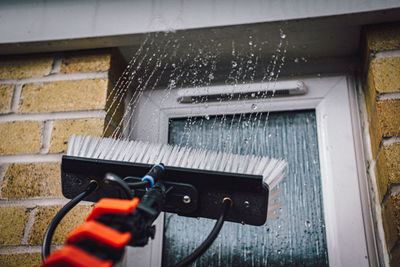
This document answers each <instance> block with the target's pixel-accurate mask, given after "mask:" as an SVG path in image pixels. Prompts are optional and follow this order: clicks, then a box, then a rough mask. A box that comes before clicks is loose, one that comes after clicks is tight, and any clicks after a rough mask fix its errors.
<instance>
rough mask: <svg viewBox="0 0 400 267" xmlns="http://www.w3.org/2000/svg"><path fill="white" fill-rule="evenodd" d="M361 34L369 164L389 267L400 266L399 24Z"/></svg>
mask: <svg viewBox="0 0 400 267" xmlns="http://www.w3.org/2000/svg"><path fill="white" fill-rule="evenodd" d="M364 33H365V36H364V37H365V38H364V42H365V43H364V44H362V45H363V46H364V47H365V49H364V50H365V51H364V53H363V54H364V57H365V58H363V62H365V64H364V67H363V70H364V73H363V75H364V77H365V83H364V95H365V103H366V107H367V113H368V122H369V133H370V139H371V140H370V143H371V150H372V160H371V162H370V163H369V164H370V165H371V166H372V167H373V168H372V172H373V175H374V176H375V177H376V184H377V191H378V192H377V196H378V197H377V198H378V199H377V200H376V202H377V203H378V205H380V206H381V208H382V209H381V210H382V214H381V216H382V224H383V229H384V234H385V237H384V240H385V241H384V242H385V243H386V247H387V253H388V255H389V260H390V265H391V266H400V24H399V23H395V24H381V25H372V26H368V27H366V28H365V32H364ZM378 216H379V215H378Z"/></svg>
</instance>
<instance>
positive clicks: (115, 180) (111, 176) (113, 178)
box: [104, 172, 134, 199]
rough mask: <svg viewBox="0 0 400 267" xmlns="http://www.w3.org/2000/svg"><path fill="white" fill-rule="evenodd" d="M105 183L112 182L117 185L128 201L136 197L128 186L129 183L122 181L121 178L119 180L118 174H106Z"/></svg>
mask: <svg viewBox="0 0 400 267" xmlns="http://www.w3.org/2000/svg"><path fill="white" fill-rule="evenodd" d="M104 181H105V182H106V183H108V182H112V183H115V184H117V185H118V186H119V187H120V188H121V189H122V190H123V191H124V192H125V194H126V198H127V199H132V198H133V197H134V195H133V193H132V191H131V189H130V188H129V186H128V185H127V183H126V182H125V181H124V180H122V179H121V178H119V177H118V176H117V175H116V174H114V173H111V172H108V173H106V175H105V176H104Z"/></svg>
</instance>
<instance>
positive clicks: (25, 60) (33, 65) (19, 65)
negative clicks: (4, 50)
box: [0, 54, 53, 79]
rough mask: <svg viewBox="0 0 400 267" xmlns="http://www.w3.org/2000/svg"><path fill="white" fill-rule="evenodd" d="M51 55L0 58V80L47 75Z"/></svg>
mask: <svg viewBox="0 0 400 267" xmlns="http://www.w3.org/2000/svg"><path fill="white" fill-rule="evenodd" d="M52 67H53V56H51V55H43V54H42V55H39V54H38V55H18V56H3V57H0V79H22V78H33V77H42V76H46V75H49V74H50V72H51V70H52Z"/></svg>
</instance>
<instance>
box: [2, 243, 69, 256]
mask: <svg viewBox="0 0 400 267" xmlns="http://www.w3.org/2000/svg"><path fill="white" fill-rule="evenodd" d="M61 247H62V245H58V246H52V248H53V249H60V248H61ZM41 251H42V247H41V246H27V245H23V246H10V247H0V255H5V254H22V253H40V252H41Z"/></svg>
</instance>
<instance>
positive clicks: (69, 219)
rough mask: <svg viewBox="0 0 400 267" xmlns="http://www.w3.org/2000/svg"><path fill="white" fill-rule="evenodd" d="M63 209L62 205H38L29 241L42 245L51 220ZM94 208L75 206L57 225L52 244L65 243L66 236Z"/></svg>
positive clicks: (32, 243)
mask: <svg viewBox="0 0 400 267" xmlns="http://www.w3.org/2000/svg"><path fill="white" fill-rule="evenodd" d="M60 209H61V206H46V207H37V212H36V214H35V223H34V224H33V227H32V229H31V232H30V234H29V238H28V242H29V244H30V245H42V242H43V236H44V233H45V232H46V229H47V227H48V226H49V224H50V221H51V220H52V219H53V217H54V216H55V215H56V213H57V212H58V211H59V210H60ZM91 210H92V207H91V206H76V207H74V208H73V209H72V210H71V211H70V212H69V213H68V214H67V215H66V216H65V217H64V218H63V219H62V221H61V223H60V224H59V225H58V226H57V229H56V231H55V233H54V236H53V240H52V244H53V245H61V244H63V243H64V241H65V238H66V236H67V235H68V234H69V233H70V232H71V231H72V230H73V229H74V228H75V227H77V226H78V225H80V224H82V223H83V222H84V221H85V218H86V217H87V215H88V214H89V212H90V211H91Z"/></svg>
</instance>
